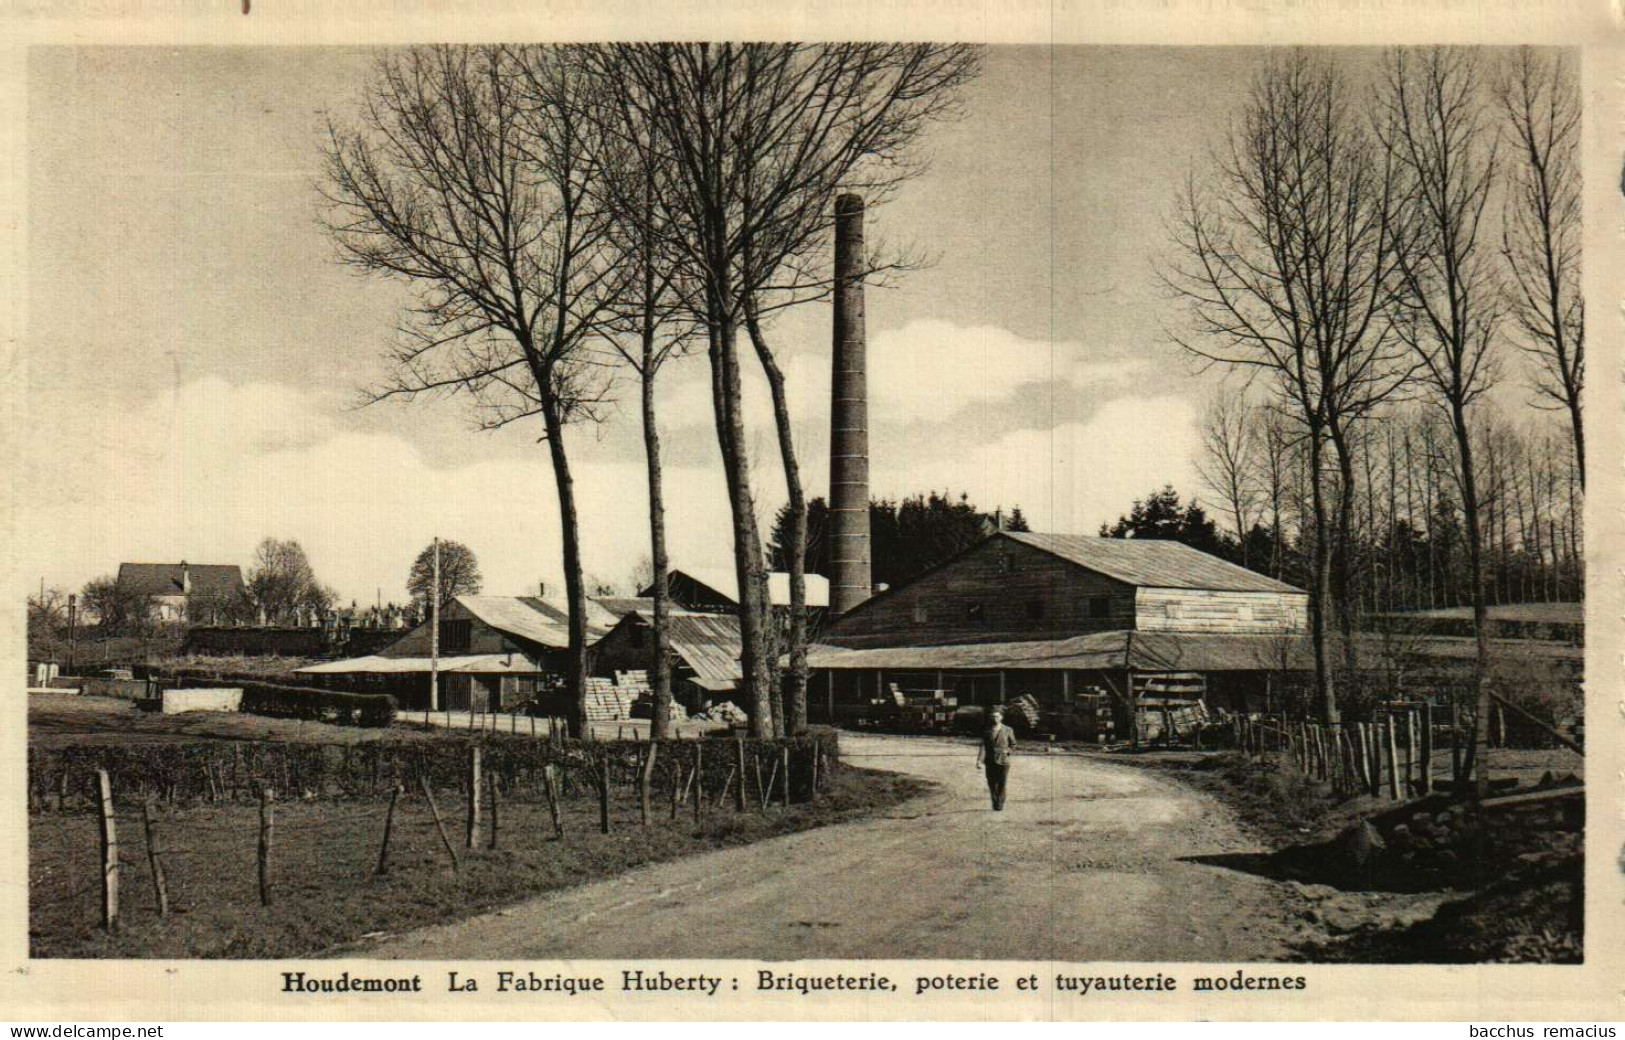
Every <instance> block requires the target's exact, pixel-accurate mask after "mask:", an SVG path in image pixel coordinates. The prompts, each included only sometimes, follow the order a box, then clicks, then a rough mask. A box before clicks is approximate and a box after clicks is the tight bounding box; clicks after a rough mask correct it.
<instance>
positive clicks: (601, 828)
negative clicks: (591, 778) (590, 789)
mask: <svg viewBox="0 0 1625 1040" xmlns="http://www.w3.org/2000/svg"><path fill="white" fill-rule="evenodd" d="M598 833H600V834H608V833H609V754H608V752H605V753H604V754H603V755H601V756H600V757H599V759H598Z"/></svg>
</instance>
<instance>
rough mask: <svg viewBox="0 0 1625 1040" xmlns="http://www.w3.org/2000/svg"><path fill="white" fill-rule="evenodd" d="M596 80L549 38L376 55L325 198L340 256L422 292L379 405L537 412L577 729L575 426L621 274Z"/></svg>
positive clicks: (579, 584) (581, 628) (580, 640)
mask: <svg viewBox="0 0 1625 1040" xmlns="http://www.w3.org/2000/svg"><path fill="white" fill-rule="evenodd" d="M591 89H592V84H591V82H590V81H588V80H587V79H586V78H585V77H582V76H579V75H576V74H575V71H574V69H573V68H572V67H571V66H570V64H569V63H567V62H566V61H564V60H562V54H561V52H560V51H558V50H557V49H555V48H546V47H522V48H505V47H444V46H441V47H420V48H412V49H410V50H407V51H403V52H394V53H390V54H387V55H385V56H384V57H382V58H381V59H380V60H379V62H378V65H377V67H376V71H375V74H374V76H373V79H372V81H371V83H370V84H369V85H368V88H367V91H366V95H365V97H364V99H363V101H362V104H361V109H360V114H359V116H358V117H357V120H356V123H355V125H354V126H353V127H345V126H342V125H340V124H339V123H337V122H333V123H330V126H329V134H328V141H327V147H326V160H327V168H326V178H325V184H324V186H323V192H324V196H325V198H326V199H327V201H328V202H329V203H330V204H331V209H330V212H329V214H328V217H327V222H328V227H329V229H330V230H331V232H332V234H333V236H334V238H335V240H336V241H337V243H338V245H339V248H340V250H341V255H342V258H343V260H344V262H346V263H348V264H351V265H354V266H356V267H358V268H360V269H361V270H363V271H365V272H368V273H371V274H377V275H383V276H385V277H391V278H398V279H401V280H403V281H405V282H407V283H408V284H409V286H410V287H411V289H412V292H413V294H414V298H415V299H414V303H413V305H412V306H411V307H409V308H408V309H407V310H406V312H405V315H404V318H403V320H402V322H401V326H400V332H401V336H402V340H403V344H402V345H401V346H400V347H398V348H397V349H395V351H394V352H393V353H392V355H391V360H392V361H393V369H394V375H393V381H392V382H391V383H389V384H388V385H387V386H385V387H383V388H381V389H379V390H378V391H376V392H375V393H374V394H373V396H372V400H383V399H387V398H396V397H398V398H402V399H405V400H412V399H415V398H417V397H419V396H423V395H429V396H436V395H448V394H465V395H467V396H469V397H470V398H471V399H472V400H473V402H474V405H475V409H476V415H478V416H479V422H480V425H481V426H482V427H484V428H487V429H495V428H498V427H502V426H505V425H507V424H509V423H513V422H518V421H520V420H523V419H529V418H531V417H533V416H540V418H541V420H542V427H543V439H545V440H546V442H547V445H548V451H549V455H550V459H551V462H552V466H553V476H554V483H555V485H556V490H557V494H558V502H559V520H560V527H561V531H562V541H563V557H564V561H563V562H564V583H565V591H566V597H567V600H568V613H569V621H568V629H569V665H568V670H567V674H566V676H565V679H566V690H567V693H568V696H569V698H570V700H571V703H572V704H573V706H574V707H573V711H572V716H571V727H572V730H573V731H575V732H579V731H580V730H581V728H582V727H584V726H585V722H586V720H585V701H584V692H585V687H586V672H587V664H586V592H585V587H584V584H583V578H582V571H581V548H580V528H579V520H578V517H577V511H576V499H575V485H574V479H573V477H572V475H571V471H570V461H569V455H568V453H567V451H566V448H565V439H564V431H565V427H566V426H567V425H569V424H570V423H572V422H577V421H581V420H583V419H586V420H596V419H598V418H599V411H598V409H597V406H598V405H599V404H600V403H602V402H603V401H604V399H605V395H606V393H607V384H608V379H609V376H608V371H609V366H608V363H607V359H605V358H604V357H603V356H602V355H601V354H600V353H599V352H598V351H596V350H595V349H594V348H595V346H596V345H597V343H598V339H597V337H598V334H599V330H600V328H601V325H602V323H603V321H604V320H605V316H606V313H607V305H608V301H609V300H610V299H611V298H613V295H614V292H615V289H616V285H615V282H614V279H615V276H616V273H617V272H616V270H615V268H614V267H613V266H612V265H611V264H610V263H608V261H607V254H608V245H609V243H608V219H607V216H606V214H605V213H604V212H603V211H602V209H601V208H600V207H598V206H597V205H596V201H595V195H594V193H593V192H592V190H591V187H592V184H593V181H594V178H595V177H596V176H597V172H598V171H597V166H596V163H597V159H596V149H595V147H594V142H593V141H592V139H591V136H590V135H591V123H590V121H589V120H587V119H585V118H583V117H582V114H581V113H582V111H583V109H584V108H585V106H586V101H587V98H588V96H589V92H590V91H591Z"/></svg>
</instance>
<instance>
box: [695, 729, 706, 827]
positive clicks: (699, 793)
mask: <svg viewBox="0 0 1625 1040" xmlns="http://www.w3.org/2000/svg"><path fill="white" fill-rule="evenodd" d="M704 804H705V744H703V743H702V742H700V741H698V740H696V741H695V742H694V823H695V824H696V825H702V824H704V823H705V810H704V809H703V808H702V807H703V806H704Z"/></svg>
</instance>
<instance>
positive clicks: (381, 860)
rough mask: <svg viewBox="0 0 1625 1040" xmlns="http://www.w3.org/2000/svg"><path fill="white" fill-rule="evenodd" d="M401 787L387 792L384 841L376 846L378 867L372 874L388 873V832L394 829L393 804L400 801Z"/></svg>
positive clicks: (398, 785) (397, 786)
mask: <svg viewBox="0 0 1625 1040" xmlns="http://www.w3.org/2000/svg"><path fill="white" fill-rule="evenodd" d="M400 798H401V785H400V784H396V785H395V789H394V790H393V791H391V792H389V811H388V812H386V813H384V840H383V841H382V842H380V843H379V845H378V866H377V867H376V868H375V869H374V870H373V873H374V874H387V873H389V832H390V831H391V830H393V829H394V827H395V803H396V802H398V801H400Z"/></svg>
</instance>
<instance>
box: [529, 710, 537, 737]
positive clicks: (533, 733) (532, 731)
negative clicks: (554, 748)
mask: <svg viewBox="0 0 1625 1040" xmlns="http://www.w3.org/2000/svg"><path fill="white" fill-rule="evenodd" d="M530 739H532V740H535V739H536V716H534V715H532V716H531V717H530Z"/></svg>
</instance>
